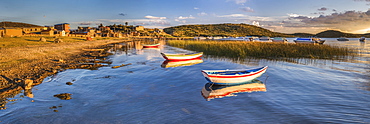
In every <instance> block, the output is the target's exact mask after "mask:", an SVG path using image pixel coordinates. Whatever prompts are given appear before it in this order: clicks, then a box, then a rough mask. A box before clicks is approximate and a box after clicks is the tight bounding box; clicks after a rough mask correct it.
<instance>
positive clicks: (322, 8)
mask: <svg viewBox="0 0 370 124" xmlns="http://www.w3.org/2000/svg"><path fill="white" fill-rule="evenodd" d="M317 10H319V11H326V10H328V8H326V7H321V8H320V9H317Z"/></svg>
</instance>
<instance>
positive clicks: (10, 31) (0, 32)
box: [0, 28, 23, 37]
mask: <svg viewBox="0 0 370 124" xmlns="http://www.w3.org/2000/svg"><path fill="white" fill-rule="evenodd" d="M22 35H23V33H22V29H21V28H0V37H5V36H9V37H13V36H22Z"/></svg>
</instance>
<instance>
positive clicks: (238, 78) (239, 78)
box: [202, 66, 268, 85]
mask: <svg viewBox="0 0 370 124" xmlns="http://www.w3.org/2000/svg"><path fill="white" fill-rule="evenodd" d="M267 68H268V66H264V67H261V68H257V69H250V70H245V69H244V71H251V72H250V73H246V74H234V75H218V74H211V73H214V72H216V73H217V72H222V71H224V72H225V70H202V74H203V76H204V77H205V78H206V80H207V81H209V82H212V83H214V84H216V85H236V84H241V83H246V82H250V81H252V80H254V79H256V78H257V77H260V76H261V75H262V74H264V73H265V72H266V70H267ZM227 71H242V70H227Z"/></svg>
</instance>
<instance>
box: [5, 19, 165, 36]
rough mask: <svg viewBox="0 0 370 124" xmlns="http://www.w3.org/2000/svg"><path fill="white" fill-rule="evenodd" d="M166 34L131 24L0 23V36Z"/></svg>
mask: <svg viewBox="0 0 370 124" xmlns="http://www.w3.org/2000/svg"><path fill="white" fill-rule="evenodd" d="M165 35H168V34H166V33H165V32H163V30H162V29H157V28H156V29H148V28H144V26H132V25H127V23H126V25H122V24H119V25H116V24H114V25H110V26H103V24H100V25H99V26H98V27H80V26H78V27H77V29H71V28H70V24H69V23H60V24H55V25H54V26H34V27H29V26H24V27H18V26H17V27H12V26H7V25H5V23H4V25H0V37H20V36H66V37H68V36H69V37H117V38H121V37H139V36H150V37H162V36H165Z"/></svg>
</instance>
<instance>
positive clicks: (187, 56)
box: [161, 52, 203, 60]
mask: <svg viewBox="0 0 370 124" xmlns="http://www.w3.org/2000/svg"><path fill="white" fill-rule="evenodd" d="M161 55H162V56H163V58H165V59H166V60H191V59H196V58H199V57H202V55H203V52H198V53H185V54H168V53H161Z"/></svg>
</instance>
